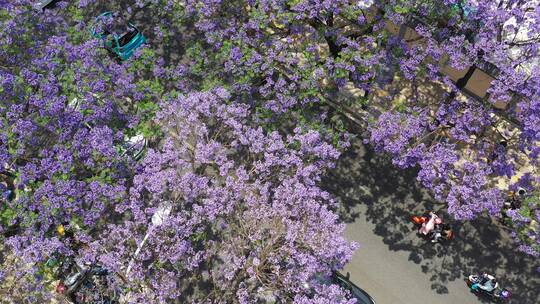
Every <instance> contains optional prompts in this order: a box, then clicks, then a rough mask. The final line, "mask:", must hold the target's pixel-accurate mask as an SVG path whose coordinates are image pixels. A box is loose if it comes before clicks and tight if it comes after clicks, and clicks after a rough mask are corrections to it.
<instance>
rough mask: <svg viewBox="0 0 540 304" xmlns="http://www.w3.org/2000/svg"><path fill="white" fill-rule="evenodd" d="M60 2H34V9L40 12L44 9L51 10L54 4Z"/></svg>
mask: <svg viewBox="0 0 540 304" xmlns="http://www.w3.org/2000/svg"><path fill="white" fill-rule="evenodd" d="M59 1H60V0H38V1H37V2H36V8H37V9H40V10H45V9H46V8H51V7H53V6H54V4H55V3H56V2H59Z"/></svg>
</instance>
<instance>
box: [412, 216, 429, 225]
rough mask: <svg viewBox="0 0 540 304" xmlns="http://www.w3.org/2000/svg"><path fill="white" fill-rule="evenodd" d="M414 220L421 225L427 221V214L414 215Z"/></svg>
mask: <svg viewBox="0 0 540 304" xmlns="http://www.w3.org/2000/svg"><path fill="white" fill-rule="evenodd" d="M412 221H413V222H414V223H415V224H417V225H420V224H423V223H425V222H426V221H427V218H426V217H425V216H416V215H414V216H413V217H412Z"/></svg>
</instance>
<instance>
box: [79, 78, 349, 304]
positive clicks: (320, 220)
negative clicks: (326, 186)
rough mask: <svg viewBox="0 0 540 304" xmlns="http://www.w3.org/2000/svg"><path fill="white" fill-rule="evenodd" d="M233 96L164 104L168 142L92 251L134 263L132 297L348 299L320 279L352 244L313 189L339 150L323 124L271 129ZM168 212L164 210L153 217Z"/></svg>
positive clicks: (107, 260)
mask: <svg viewBox="0 0 540 304" xmlns="http://www.w3.org/2000/svg"><path fill="white" fill-rule="evenodd" d="M229 98H230V95H229V92H227V91H226V90H224V89H214V90H211V91H209V92H204V93H190V94H188V95H182V96H179V97H177V98H174V99H171V100H167V101H164V102H163V103H161V104H160V111H159V112H158V113H157V116H156V123H157V124H159V125H161V126H162V127H163V133H164V136H163V138H162V141H161V142H160V144H159V145H158V147H156V148H155V149H150V150H149V151H148V154H147V156H146V158H145V159H144V161H143V163H142V170H141V171H140V172H138V174H137V175H136V176H135V177H134V180H133V181H134V182H133V187H132V188H131V189H130V200H129V201H128V200H126V201H124V202H122V203H119V204H117V205H116V211H117V212H120V213H122V214H123V216H124V217H125V218H126V220H124V221H122V222H121V223H118V224H115V225H113V224H111V226H110V228H109V229H108V230H107V231H106V234H104V235H102V237H101V238H99V239H97V240H95V241H94V242H92V243H91V244H90V247H89V249H88V253H87V256H89V257H90V256H92V257H95V258H96V259H98V260H99V261H100V263H102V264H103V265H106V266H107V267H108V268H109V269H112V270H114V271H117V272H127V271H130V273H129V276H128V281H129V284H131V286H132V288H131V290H140V291H139V292H133V293H131V294H130V295H128V296H127V297H128V298H130V299H138V301H145V302H166V301H168V300H170V299H174V298H179V299H183V300H184V301H188V302H200V301H203V302H204V301H209V302H215V301H223V302H230V303H233V302H239V303H252V302H256V301H260V300H261V299H263V298H264V297H268V296H270V297H273V298H274V299H278V300H279V301H286V302H289V301H296V302H298V303H305V301H304V302H303V300H302V299H313V298H320V299H326V302H328V303H330V302H332V303H349V301H348V300H347V298H346V296H345V293H344V291H343V290H341V289H340V288H338V287H337V286H334V290H333V292H332V293H328V292H326V290H327V289H328V288H331V287H330V286H326V285H325V284H323V282H324V281H323V280H321V279H320V278H324V277H328V276H330V274H331V271H333V270H337V269H340V268H341V267H342V266H343V265H344V264H345V263H346V262H347V261H348V260H349V258H350V257H351V254H352V252H353V248H354V246H353V245H351V244H349V243H348V242H347V241H346V240H345V239H344V238H343V237H342V232H343V229H344V226H343V225H342V224H338V219H337V216H336V215H335V214H334V213H333V212H331V211H330V210H329V207H331V206H332V205H333V201H332V199H331V198H330V195H329V194H328V193H326V192H325V191H323V190H321V189H320V188H319V187H318V186H317V183H318V182H319V181H320V175H321V173H322V172H324V170H326V169H328V168H330V167H331V166H332V162H333V161H334V160H336V159H337V157H338V156H339V153H338V152H337V151H336V150H335V149H334V148H333V147H332V146H331V145H329V144H327V143H325V141H324V140H323V139H322V138H321V137H320V135H319V134H318V133H317V132H315V131H310V130H302V129H300V128H296V129H295V130H294V131H293V132H292V133H291V134H289V135H283V134H280V133H279V132H277V131H275V132H271V133H267V132H265V131H263V129H262V128H260V127H258V126H257V125H253V124H252V123H251V120H250V116H251V115H252V113H251V111H250V109H249V106H247V105H243V104H229V102H228V101H229ZM164 206H166V207H164ZM160 208H161V209H163V208H166V209H167V210H168V211H167V212H166V216H163V218H162V219H161V220H160V221H159V224H156V221H153V222H151V221H150V220H149V219H150V218H152V217H153V215H154V214H155V213H156V212H157V210H160ZM162 213H163V212H162ZM148 235H149V236H148ZM145 236H146V237H145ZM143 238H146V240H145V241H144V242H143ZM135 252H137V255H135ZM133 259H134V261H133ZM130 261H132V265H131V266H129V265H128V263H129V262H130ZM128 267H130V268H129V270H128ZM323 285H324V286H323ZM305 286H310V287H309V288H308V287H305ZM326 302H325V303H326Z"/></svg>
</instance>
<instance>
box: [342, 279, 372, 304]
mask: <svg viewBox="0 0 540 304" xmlns="http://www.w3.org/2000/svg"><path fill="white" fill-rule="evenodd" d="M334 281H335V282H336V283H337V284H339V285H340V286H341V287H343V288H345V289H347V290H349V291H350V292H351V294H352V295H353V296H354V297H355V298H356V299H357V300H358V304H375V300H373V298H372V297H371V296H370V295H369V294H368V293H367V292H365V291H364V290H363V289H362V288H360V287H358V286H356V285H355V284H354V283H353V282H351V281H350V280H349V279H348V278H347V277H345V276H344V275H342V274H341V273H339V272H335V273H334Z"/></svg>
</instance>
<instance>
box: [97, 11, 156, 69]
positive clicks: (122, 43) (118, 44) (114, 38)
mask: <svg viewBox="0 0 540 304" xmlns="http://www.w3.org/2000/svg"><path fill="white" fill-rule="evenodd" d="M113 18H114V16H113V14H112V12H105V13H103V14H101V15H99V16H98V17H96V20H95V22H94V25H93V27H92V29H91V32H92V36H94V37H95V38H98V39H101V40H102V41H103V45H104V47H105V48H106V49H107V50H108V51H110V52H111V53H113V54H114V55H115V56H117V57H118V59H120V60H127V59H129V57H131V56H132V55H133V53H134V52H135V50H137V49H138V48H139V47H141V46H142V45H143V44H144V43H145V42H146V38H145V37H144V35H143V33H142V32H141V31H140V30H139V29H138V28H137V27H136V26H134V25H133V24H131V23H129V22H128V23H127V25H126V26H121V27H116V28H114V29H113V28H112V27H111V26H107V25H108V24H110V23H112V22H110V21H114V20H112V19H113Z"/></svg>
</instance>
